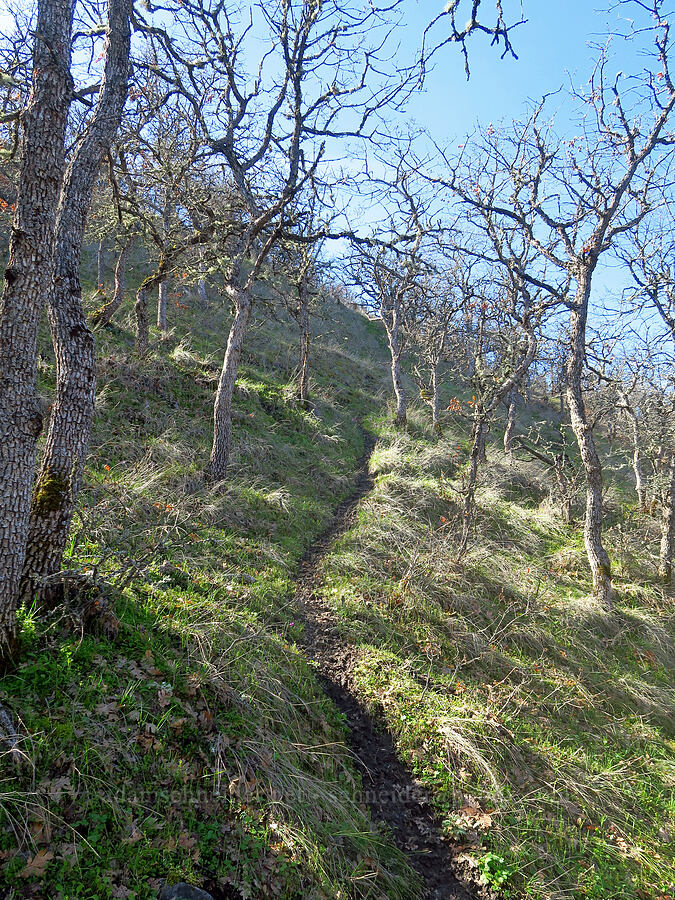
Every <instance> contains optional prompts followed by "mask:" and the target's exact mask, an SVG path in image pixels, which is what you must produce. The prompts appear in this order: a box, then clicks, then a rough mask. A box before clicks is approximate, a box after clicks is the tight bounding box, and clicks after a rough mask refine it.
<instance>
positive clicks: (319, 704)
mask: <svg viewBox="0 0 675 900" xmlns="http://www.w3.org/2000/svg"><path fill="white" fill-rule="evenodd" d="M176 300H177V301H178V302H179V304H180V305H178V306H176V307H175V308H174V316H175V319H176V324H175V327H174V329H173V330H172V332H171V334H170V335H169V337H168V339H166V340H165V341H163V342H161V343H158V344H157V345H156V346H155V348H154V349H153V352H152V353H151V355H150V357H149V358H148V359H147V360H146V361H144V362H143V363H142V364H141V363H139V362H138V361H137V360H136V359H135V358H134V356H133V352H132V339H131V333H130V321H129V319H125V318H124V317H123V318H122V319H121V327H120V326H117V327H115V328H114V329H113V330H112V331H110V332H106V333H104V334H102V335H100V336H99V360H100V364H99V371H100V382H99V394H98V404H97V406H98V410H97V419H96V426H95V433H94V439H93V445H92V448H91V458H90V461H89V465H88V468H87V475H86V486H85V489H84V491H83V495H82V503H81V507H80V512H79V515H78V517H77V520H76V523H75V528H74V533H73V538H72V542H71V545H70V547H69V551H68V560H67V562H68V565H69V566H71V567H72V568H73V569H79V570H83V571H85V572H86V573H88V576H89V577H90V579H91V581H92V583H95V584H98V583H99V582H100V583H101V584H102V593H101V594H100V595H96V596H93V595H92V592H91V591H90V592H89V593H88V600H89V602H88V605H87V606H86V608H85V609H83V608H82V599H81V598H80V597H76V596H73V597H72V599H71V600H70V601H69V602H68V604H67V606H66V608H65V609H60V610H58V611H57V612H56V613H55V614H54V615H53V616H48V617H38V616H36V615H35V614H34V612H33V611H32V610H30V609H29V610H24V611H23V614H22V643H23V660H22V664H21V666H20V667H19V668H18V669H17V671H16V672H14V673H13V674H11V675H8V676H7V677H5V678H3V679H2V680H1V681H0V702H1V703H2V704H3V705H4V706H5V707H7V708H8V709H9V710H11V711H12V712H13V713H14V715H15V716H17V717H18V718H20V720H21V722H22V731H23V733H24V734H25V735H26V738H25V743H24V746H23V748H22V749H23V751H24V752H25V761H24V765H23V768H22V771H21V773H20V774H19V775H16V774H15V773H14V771H13V769H12V766H11V765H10V764H9V759H8V758H7V757H5V758H4V759H3V771H2V782H1V783H0V814H1V816H2V819H1V820H0V821H1V824H0V855H1V858H2V860H3V867H2V876H0V879H1V880H0V884H4V886H5V887H8V888H9V890H10V895H11V896H35V897H42V896H44V897H50V898H51V897H58V896H61V897H64V898H75V897H88V898H94V897H95V898H107V897H132V896H133V897H136V898H151V897H155V896H156V895H157V891H158V889H159V887H160V886H161V884H162V883H163V882H164V881H165V880H168V881H169V882H172V881H180V880H186V881H190V882H192V883H197V884H204V885H206V886H208V887H209V888H210V889H211V890H212V891H213V892H214V896H220V897H224V896H228V897H229V896H232V897H237V896H242V897H276V896H278V897H285V898H291V897H297V898H301V897H302V898H311V897H316V898H321V897H336V896H339V895H340V892H342V894H343V895H354V896H363V897H366V896H369V897H376V896H379V897H392V898H396V897H400V898H410V897H412V896H415V894H416V892H417V888H416V886H415V878H414V875H413V873H412V872H411V870H410V869H409V867H408V865H407V863H406V861H405V859H404V858H403V856H402V855H401V854H400V853H399V852H398V851H397V850H396V848H395V847H394V845H393V844H392V843H391V842H390V841H388V839H387V838H386V837H384V836H383V834H382V833H381V831H380V830H379V829H377V828H375V827H374V826H373V825H372V823H371V821H370V818H369V815H368V811H367V808H366V806H365V805H364V804H363V803H362V801H361V794H360V780H359V775H358V772H357V769H356V767H355V765H354V762H353V760H352V758H351V755H350V752H349V750H348V748H347V747H346V746H345V744H344V734H345V732H344V728H343V725H342V721H341V717H340V715H339V714H338V713H337V711H336V710H335V707H334V706H333V705H332V704H331V703H330V702H329V701H328V700H327V699H326V698H325V696H324V694H323V692H322V690H321V688H320V686H319V684H318V682H317V680H316V678H315V676H314V674H313V672H312V669H311V667H310V665H309V664H308V663H307V661H306V660H305V659H304V658H303V654H302V653H301V652H300V651H299V650H298V649H297V646H296V644H297V642H298V641H299V639H300V637H301V635H302V625H301V624H300V620H299V616H298V614H297V612H298V611H297V606H296V602H295V600H294V581H293V579H294V574H295V570H296V567H297V564H298V562H299V560H300V559H301V557H302V556H303V554H304V553H305V551H306V550H307V548H308V546H309V545H310V544H311V542H312V540H313V539H314V538H315V537H316V536H317V535H319V534H320V533H321V532H322V531H323V529H324V528H325V527H326V524H327V523H328V522H329V521H330V519H331V517H332V515H333V512H334V509H335V507H336V505H337V504H338V503H339V502H340V500H341V499H342V498H344V497H345V496H347V495H348V494H349V492H350V491H351V489H352V484H353V479H354V475H355V472H356V470H357V468H358V460H359V458H360V456H361V454H362V451H363V437H362V433H361V430H360V428H359V426H358V422H359V421H360V419H361V418H363V417H364V416H365V415H369V414H372V413H373V412H374V411H376V410H377V409H378V408H379V407H380V404H381V403H382V394H380V393H379V391H380V388H381V386H382V379H381V377H380V375H379V374H378V373H379V372H380V371H381V372H382V378H384V376H385V374H386V367H385V357H384V351H383V346H382V342H381V340H380V337H379V333H378V330H377V328H376V327H375V326H373V325H372V324H371V323H369V322H368V321H367V320H366V319H364V318H363V317H362V316H360V315H359V314H357V313H354V312H352V311H350V310H348V309H346V308H345V307H342V306H339V305H337V304H335V303H330V304H326V305H325V306H324V307H323V309H322V311H321V318H320V319H318V320H317V323H316V331H317V338H316V347H315V357H314V365H313V378H314V380H313V392H314V396H315V400H316V407H315V411H314V413H310V412H306V411H303V410H301V409H299V408H298V407H297V405H296V404H295V403H294V402H293V400H292V398H291V393H290V391H289V389H288V388H287V384H288V381H289V379H290V376H291V374H292V371H293V368H294V365H295V360H296V343H297V338H296V334H295V329H294V327H293V324H292V323H291V322H289V321H287V320H285V319H283V318H280V319H278V320H277V319H274V318H268V320H267V321H263V319H262V318H261V319H260V320H259V321H258V322H257V323H256V324H255V326H254V328H253V331H252V334H251V341H250V344H249V348H248V351H247V356H246V359H245V360H244V365H243V367H242V372H241V377H240V379H239V382H238V390H237V403H236V416H237V421H236V446H235V452H234V459H233V464H232V467H231V474H230V478H229V479H228V484H227V488H226V490H224V491H223V490H220V491H217V490H213V489H212V488H210V487H209V486H207V485H204V483H203V481H202V479H201V475H200V472H201V469H202V467H203V466H204V464H205V462H206V461H207V459H208V451H209V440H210V430H211V429H210V416H211V404H212V398H213V390H214V386H215V383H216V380H217V376H218V371H219V366H220V362H221V358H222V353H223V350H224V344H225V340H226V336H227V327H228V318H227V315H226V313H224V312H223V310H222V308H221V307H220V305H219V304H218V302H217V301H214V303H213V304H212V305H211V306H210V307H209V308H207V309H203V308H200V307H199V306H198V305H197V303H196V300H195V298H194V297H193V296H192V295H184V296H181V297H177V298H176ZM43 353H44V358H43V362H42V364H41V381H42V386H43V388H44V389H45V395H47V394H48V391H49V389H50V388H51V386H52V385H53V377H54V369H53V362H52V360H51V358H50V355H49V352H48V347H47V343H46V342H45V344H44V348H43ZM12 891H14V893H13V894H12V893H11V892H12Z"/></svg>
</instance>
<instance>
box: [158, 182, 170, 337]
mask: <svg viewBox="0 0 675 900" xmlns="http://www.w3.org/2000/svg"><path fill="white" fill-rule="evenodd" d="M170 227H171V198H170V194H169V191H168V190H167V191H166V192H165V194H164V215H163V216H162V233H163V236H164V244H163V247H162V253H165V252H166V250H167V248H168V237H169V228H170ZM168 298H169V280H168V278H162V280H161V281H160V283H159V286H158V290H157V328H158V329H159V330H160V331H161V332H163V333H164V334H166V332H167V330H168V329H167V324H166V307H167V300H168Z"/></svg>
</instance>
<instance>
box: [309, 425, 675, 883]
mask: <svg viewBox="0 0 675 900" xmlns="http://www.w3.org/2000/svg"><path fill="white" fill-rule="evenodd" d="M420 415H422V418H420ZM412 416H413V431H414V434H415V436H414V438H411V437H410V435H405V434H400V433H396V432H395V431H394V430H393V429H392V428H391V427H390V425H389V423H388V422H386V421H384V420H381V421H380V425H379V432H380V441H379V444H378V448H377V450H376V453H375V455H374V457H373V471H374V473H375V474H376V476H377V480H376V487H375V490H374V492H373V494H372V495H371V496H370V497H369V498H368V499H367V500H366V501H364V503H363V504H362V507H361V510H360V515H359V520H358V524H357V525H356V527H355V528H354V529H353V530H352V531H351V532H350V533H348V534H347V535H346V536H345V537H344V538H343V539H342V540H341V542H340V543H339V544H338V545H337V546H336V547H335V548H334V551H333V552H332V553H331V555H330V556H329V557H328V558H327V559H326V560H325V561H324V567H325V591H324V595H325V597H326V599H327V600H328V601H329V602H330V603H331V604H332V605H333V606H334V608H335V609H336V611H337V613H338V614H339V616H340V621H341V627H342V628H343V630H344V633H345V636H348V637H349V638H350V639H351V640H353V641H354V642H355V643H356V644H357V645H358V647H359V649H360V664H359V667H358V673H357V677H358V687H359V690H360V691H361V692H362V695H363V697H364V698H365V699H366V700H367V701H368V703H369V704H370V705H371V707H372V709H373V710H374V711H375V712H376V713H378V714H379V715H380V716H381V717H382V719H383V721H384V722H385V723H386V724H387V726H388V727H389V728H390V729H391V730H392V731H393V733H394V734H395V735H396V738H397V744H398V747H399V749H400V752H401V754H402V756H403V758H404V759H405V760H406V761H407V763H408V764H409V765H410V766H411V767H412V769H413V771H414V773H415V775H416V776H417V777H418V778H419V779H420V780H421V781H422V782H424V783H425V784H426V785H427V786H428V787H429V789H430V790H431V793H432V796H433V798H434V801H435V803H436V805H437V808H438V812H439V815H440V816H442V817H443V819H444V822H445V828H446V830H447V834H448V836H449V837H452V838H454V839H456V840H458V841H459V843H460V844H462V845H463V847H464V853H465V854H466V855H468V856H469V857H471V858H472V859H473V860H475V861H476V862H477V863H478V869H479V871H480V872H481V873H482V875H483V880H484V881H487V882H489V883H490V884H492V887H493V889H495V890H498V892H499V893H500V894H501V895H503V896H513V897H520V896H525V897H528V898H538V900H543V898H549V897H551V898H553V897H555V898H572V897H574V898H596V900H600V898H603V900H607V898H616V900H619V898H621V900H635V898H636V897H666V896H670V894H671V893H672V892H673V887H672V885H673V883H674V882H675V866H674V865H673V850H674V849H675V844H674V838H675V819H674V814H675V802H674V794H673V788H674V787H675V763H674V759H675V740H674V737H675V735H674V731H673V728H674V725H675V691H674V690H673V688H674V687H675V684H674V680H673V663H674V662H675V646H674V643H673V625H674V618H675V617H674V615H673V609H672V601H671V599H670V597H668V596H664V595H663V594H662V593H661V591H660V589H658V588H656V587H654V586H653V585H654V583H655V570H654V567H653V564H652V563H651V562H650V561H649V559H648V558H647V559H646V558H645V552H644V547H645V545H646V543H647V540H646V535H645V528H646V529H647V531H648V532H649V531H650V529H651V531H652V534H651V539H652V540H653V537H654V534H653V525H651V524H650V523H647V525H646V526H645V524H644V523H643V522H639V521H638V520H637V519H636V518H635V516H632V518H631V517H629V519H628V521H624V523H623V528H622V530H621V531H620V532H618V531H616V530H615V529H612V530H610V532H609V534H608V540H609V542H610V549H611V551H612V554H613V556H614V560H615V563H619V564H618V565H617V566H616V568H617V570H618V577H617V593H618V605H617V608H616V610H615V611H614V612H613V613H606V612H604V611H603V610H601V609H600V608H598V607H597V606H596V604H595V603H594V601H593V600H592V599H590V596H589V594H590V583H589V579H588V576H587V572H586V565H585V558H584V555H583V542H582V539H581V535H580V533H579V532H578V531H575V530H573V529H570V528H567V527H566V526H565V525H564V524H563V523H562V521H561V519H560V518H559V516H558V514H557V511H556V510H555V509H554V508H553V507H552V505H551V502H550V501H549V499H548V496H547V492H546V490H544V489H543V488H545V478H546V473H545V472H544V471H542V470H541V469H540V468H539V467H537V466H535V465H533V464H523V463H518V462H516V463H514V464H509V462H508V461H507V460H506V459H505V458H504V456H503V454H501V453H500V452H499V450H497V449H495V448H492V449H491V452H490V462H489V465H488V466H487V467H486V469H485V471H484V472H483V475H482V488H481V491H480V495H479V510H478V518H477V526H476V536H475V538H474V543H473V545H472V549H471V551H470V553H469V555H468V557H467V558H466V559H465V561H464V562H463V564H462V565H461V566H458V565H456V564H455V563H454V562H453V559H454V553H453V550H454V548H455V546H456V541H457V534H458V531H459V525H460V523H459V518H458V517H459V509H458V494H457V493H456V491H457V489H458V488H459V482H460V476H461V472H462V465H463V462H464V461H465V459H466V455H465V450H464V449H460V450H458V446H459V447H460V448H461V447H462V433H461V432H458V431H455V430H453V428H449V429H447V430H446V434H445V437H444V438H442V439H440V440H438V439H437V438H436V437H435V436H433V435H432V433H431V430H430V429H428V427H427V428H426V430H425V425H424V422H425V419H426V414H422V413H421V412H420V411H417V412H413V414H412ZM452 473H454V475H453V474H452ZM615 490H616V488H615V486H613V485H610V489H609V493H610V496H611V495H612V494H613V493H614V491H615ZM537 498H539V499H538V501H537ZM617 515H619V513H618V512H617ZM619 537H620V541H617V538H619ZM632 562H634V563H635V564H634V565H632Z"/></svg>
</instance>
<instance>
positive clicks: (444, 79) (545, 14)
mask: <svg viewBox="0 0 675 900" xmlns="http://www.w3.org/2000/svg"><path fill="white" fill-rule="evenodd" d="M608 2H609V0H608ZM604 6H605V4H604V3H602V2H601V3H598V2H594V0H523V14H524V17H525V18H526V19H527V21H526V23H525V24H523V25H520V26H519V27H518V28H517V29H516V30H515V31H514V32H513V44H514V49H515V51H516V53H517V54H518V59H517V60H514V59H513V58H510V57H507V58H505V59H503V60H502V59H500V55H501V53H500V51H499V50H498V49H497V48H496V47H491V46H490V41H489V39H487V38H486V37H485V36H483V35H474V36H472V38H471V39H470V41H469V43H468V49H469V61H470V65H471V78H470V80H469V81H468V82H467V81H466V76H465V74H464V62H463V58H462V55H461V53H460V51H459V48H458V47H457V46H455V45H452V44H450V45H448V46H447V47H445V48H444V49H443V50H442V51H441V53H440V55H439V56H438V57H437V58H436V65H435V68H434V71H433V72H432V73H431V75H430V76H429V78H428V81H427V85H426V90H425V92H424V94H422V95H420V96H417V97H415V98H413V102H412V104H411V113H412V115H413V116H414V118H415V119H416V121H418V122H419V124H420V125H423V126H425V127H426V128H428V130H429V131H430V132H431V133H432V134H433V136H434V137H435V138H436V140H438V141H439V142H441V143H444V142H445V141H446V140H447V141H452V140H454V139H458V140H461V138H462V136H464V135H465V134H466V133H467V132H469V131H471V130H472V129H473V127H474V126H475V124H476V122H477V121H481V122H482V123H483V124H485V125H487V124H488V123H489V122H494V123H497V122H499V121H500V120H501V119H502V118H505V119H513V118H517V117H519V116H521V115H523V114H524V111H525V109H526V106H525V104H526V101H527V100H528V99H529V100H532V101H537V100H539V99H540V98H541V96H542V95H543V94H544V93H546V92H550V91H555V90H556V89H557V88H559V87H561V85H567V84H569V80H570V77H571V78H572V81H573V83H574V84H575V85H581V84H584V83H586V81H587V80H588V76H589V74H590V72H591V70H592V66H593V61H594V60H595V58H596V56H597V53H596V51H594V50H593V49H592V48H591V46H590V45H591V44H592V43H595V44H598V43H604V42H605V41H606V35H607V22H608V21H611V22H612V23H613V25H614V26H615V27H616V25H617V23H618V18H617V13H614V14H613V15H611V16H609V17H608V16H607V15H605V14H603V13H601V12H597V11H596V10H599V9H602V8H603V7H604ZM409 8H410V16H409V17H408V21H407V23H406V31H407V34H406V38H407V40H406V43H408V42H409V43H410V45H414V44H415V43H417V42H418V41H419V35H420V34H421V33H422V31H423V30H424V27H425V25H426V24H427V23H428V21H429V20H430V19H432V18H433V17H434V16H435V15H436V14H437V13H438V12H439V9H440V7H439V4H438V3H437V2H436V0H416V2H415V0H411V2H410V7H409ZM467 9H468V6H467ZM509 9H510V10H511V11H512V15H511V19H515V20H517V19H518V18H519V13H520V3H519V2H515V0H504V10H505V13H507V10H509ZM493 12H494V7H493V3H492V0H483V4H482V7H481V15H482V17H483V18H484V19H485V21H486V22H487V21H490V19H491V17H492V16H493ZM627 12H628V9H626V10H624V16H625V15H626V14H627ZM442 27H443V21H441V22H440V23H439V24H438V26H437V28H438V36H440V30H441V29H442ZM622 45H623V46H622ZM615 47H616V52H617V54H618V55H619V57H623V58H622V59H621V60H620V64H617V65H616V69H619V68H623V69H624V70H625V71H630V70H631V69H630V66H631V64H632V66H636V65H637V66H639V65H640V64H639V60H637V59H636V58H635V55H634V52H633V51H631V50H630V48H626V46H625V44H624V42H622V41H616V42H615ZM626 57H632V59H630V61H629V59H627V58H626Z"/></svg>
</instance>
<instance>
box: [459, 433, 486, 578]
mask: <svg viewBox="0 0 675 900" xmlns="http://www.w3.org/2000/svg"><path fill="white" fill-rule="evenodd" d="M484 455H485V421H484V419H483V418H482V417H480V416H479V417H477V418H476V419H475V420H474V423H473V428H472V432H471V455H470V457H469V471H468V473H467V479H466V484H465V486H464V507H463V510H462V536H461V538H460V542H459V548H458V549H457V560H458V561H459V560H461V559H462V557H463V556H464V554H465V553H466V549H467V547H468V546H469V538H470V537H471V530H472V528H473V522H474V518H475V515H476V487H477V485H478V470H479V468H480V464H481V460H482V458H483V456H484Z"/></svg>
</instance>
